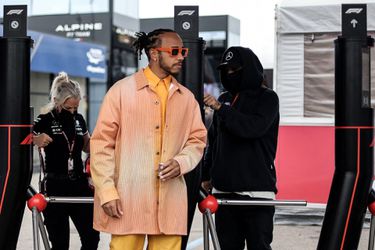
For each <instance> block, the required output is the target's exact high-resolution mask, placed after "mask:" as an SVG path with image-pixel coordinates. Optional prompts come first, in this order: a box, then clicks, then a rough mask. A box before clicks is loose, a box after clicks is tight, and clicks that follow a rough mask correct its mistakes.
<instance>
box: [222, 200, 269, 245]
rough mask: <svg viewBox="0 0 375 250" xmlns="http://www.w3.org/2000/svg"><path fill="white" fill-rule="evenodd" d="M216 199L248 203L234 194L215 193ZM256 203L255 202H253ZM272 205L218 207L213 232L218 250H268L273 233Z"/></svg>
mask: <svg viewBox="0 0 375 250" xmlns="http://www.w3.org/2000/svg"><path fill="white" fill-rule="evenodd" d="M215 197H217V198H223V199H233V200H251V199H252V198H250V197H248V196H242V195H236V194H215ZM257 200H259V199H257ZM274 214H275V208H274V207H273V206H233V205H232V206H231V205H220V206H219V209H218V210H217V212H216V214H215V223H216V231H217V235H218V238H219V243H220V246H221V249H222V250H240V249H241V250H242V249H244V247H245V241H246V245H247V249H249V250H270V249H271V242H272V237H273V236H272V232H273V217H274Z"/></svg>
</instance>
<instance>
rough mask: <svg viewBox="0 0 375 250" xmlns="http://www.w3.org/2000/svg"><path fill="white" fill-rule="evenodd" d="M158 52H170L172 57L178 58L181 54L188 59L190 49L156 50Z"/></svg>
mask: <svg viewBox="0 0 375 250" xmlns="http://www.w3.org/2000/svg"><path fill="white" fill-rule="evenodd" d="M155 49H156V50H157V51H162V52H168V54H169V55H170V56H177V55H178V54H179V53H181V55H182V56H183V57H187V55H188V53H189V49H188V48H155Z"/></svg>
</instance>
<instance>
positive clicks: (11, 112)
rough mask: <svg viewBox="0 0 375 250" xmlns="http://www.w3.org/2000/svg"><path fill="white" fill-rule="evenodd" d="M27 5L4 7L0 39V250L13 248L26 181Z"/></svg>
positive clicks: (28, 129)
mask: <svg viewBox="0 0 375 250" xmlns="http://www.w3.org/2000/svg"><path fill="white" fill-rule="evenodd" d="M26 18H27V6H26V5H18V6H4V36H3V37H0V84H1V90H2V95H1V98H0V107H1V112H0V142H1V147H0V249H6V250H12V249H16V246H17V240H18V236H19V231H20V227H21V222H22V217H23V212H24V209H25V201H26V190H27V187H28V184H29V183H28V182H29V180H30V171H29V170H30V164H31V154H32V150H31V145H30V144H31V140H30V139H31V138H30V133H31V124H30V120H31V118H30V48H31V45H32V40H31V39H30V37H27V36H26V30H27V25H26Z"/></svg>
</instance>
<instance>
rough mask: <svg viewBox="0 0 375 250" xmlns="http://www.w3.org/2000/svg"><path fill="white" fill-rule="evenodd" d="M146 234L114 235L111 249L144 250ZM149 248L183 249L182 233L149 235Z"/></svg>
mask: <svg viewBox="0 0 375 250" xmlns="http://www.w3.org/2000/svg"><path fill="white" fill-rule="evenodd" d="M145 239H146V235H143V234H136V235H112V239H111V243H110V245H109V246H110V250H143V247H144V244H145ZM147 241H148V246H147V250H181V236H180V235H147Z"/></svg>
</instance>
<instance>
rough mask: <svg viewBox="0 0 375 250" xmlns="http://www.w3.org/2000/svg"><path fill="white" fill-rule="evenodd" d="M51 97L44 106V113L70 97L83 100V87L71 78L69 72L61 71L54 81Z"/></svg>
mask: <svg viewBox="0 0 375 250" xmlns="http://www.w3.org/2000/svg"><path fill="white" fill-rule="evenodd" d="M49 98H50V100H49V103H47V104H46V105H45V106H44V107H43V108H42V113H48V112H50V111H51V110H53V109H55V108H57V107H61V106H62V105H63V104H64V102H65V101H66V100H67V99H69V98H75V99H79V100H81V98H82V96H81V87H80V86H79V83H78V82H76V81H73V80H70V79H69V77H68V74H67V73H65V72H60V73H59V74H58V75H57V76H56V77H55V79H54V80H53V82H52V86H51V91H50V95H49Z"/></svg>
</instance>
